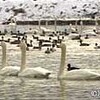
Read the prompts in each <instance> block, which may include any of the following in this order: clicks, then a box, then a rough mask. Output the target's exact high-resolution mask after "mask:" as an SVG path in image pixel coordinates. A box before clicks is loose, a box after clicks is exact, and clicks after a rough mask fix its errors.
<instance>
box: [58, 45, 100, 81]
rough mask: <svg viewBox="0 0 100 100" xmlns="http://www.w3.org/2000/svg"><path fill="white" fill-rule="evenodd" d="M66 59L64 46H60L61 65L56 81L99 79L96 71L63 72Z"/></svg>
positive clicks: (99, 75) (99, 76)
mask: <svg viewBox="0 0 100 100" xmlns="http://www.w3.org/2000/svg"><path fill="white" fill-rule="evenodd" d="M65 58H66V45H65V43H62V44H61V64H60V68H59V72H58V79H69V80H95V79H100V74H99V73H100V71H98V70H96V69H78V70H72V71H64V67H65Z"/></svg>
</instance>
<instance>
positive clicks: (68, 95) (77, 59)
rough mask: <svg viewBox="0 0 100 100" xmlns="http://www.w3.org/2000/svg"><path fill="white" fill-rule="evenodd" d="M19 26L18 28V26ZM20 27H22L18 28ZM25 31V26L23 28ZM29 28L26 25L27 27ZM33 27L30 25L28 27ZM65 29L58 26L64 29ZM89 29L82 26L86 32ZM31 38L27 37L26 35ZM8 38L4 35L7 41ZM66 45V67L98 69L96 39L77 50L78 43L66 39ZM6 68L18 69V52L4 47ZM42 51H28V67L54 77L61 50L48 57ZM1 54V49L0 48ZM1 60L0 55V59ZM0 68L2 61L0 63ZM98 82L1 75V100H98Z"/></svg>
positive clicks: (99, 41)
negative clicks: (35, 68) (48, 72)
mask: <svg viewBox="0 0 100 100" xmlns="http://www.w3.org/2000/svg"><path fill="white" fill-rule="evenodd" d="M18 27H20V26H18ZM21 27H23V26H21ZM24 27H26V29H27V26H24ZM28 27H29V26H28ZM31 27H32V26H31ZM64 28H65V27H63V28H62V27H60V26H59V27H58V29H59V30H60V29H62V30H63V29H64ZM87 28H89V26H88V27H87V26H86V27H85V29H87ZM23 29H24V28H22V30H23ZM29 36H30V35H29ZM8 37H9V35H8V36H7V38H8ZM65 40H66V45H67V52H66V58H67V59H66V65H67V63H71V64H72V65H73V66H77V67H79V68H94V69H99V68H100V50H96V49H94V43H95V42H98V43H100V39H99V36H98V37H95V38H94V37H91V38H90V39H89V40H85V42H88V43H90V46H89V47H80V46H79V43H78V42H77V41H72V40H70V39H69V38H68V37H66V38H65ZM7 48H8V49H7V56H8V57H7V65H12V66H20V56H21V55H20V49H19V47H16V46H14V45H12V46H11V45H9V44H7ZM45 49H46V48H44V49H43V50H42V51H38V50H32V49H31V50H30V51H27V66H28V67H38V66H41V67H43V68H47V69H48V70H51V71H53V73H54V75H55V76H57V72H58V70H59V66H60V52H61V50H60V48H58V49H57V51H56V52H53V53H51V54H49V55H47V54H44V51H45ZM0 55H1V47H0ZM0 59H1V56H0ZM0 65H1V61H0ZM99 89H100V81H99V80H96V81H85V80H84V81H69V80H57V79H41V80H39V79H32V78H22V77H12V76H7V77H4V76H0V100H99V99H100V91H99Z"/></svg>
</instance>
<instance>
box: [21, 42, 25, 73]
mask: <svg viewBox="0 0 100 100" xmlns="http://www.w3.org/2000/svg"><path fill="white" fill-rule="evenodd" d="M26 47H27V46H26V43H25V41H24V40H23V41H22V42H21V44H20V48H21V68H20V71H23V70H24V69H25V68H26Z"/></svg>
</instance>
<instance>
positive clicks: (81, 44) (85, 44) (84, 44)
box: [80, 39, 90, 46]
mask: <svg viewBox="0 0 100 100" xmlns="http://www.w3.org/2000/svg"><path fill="white" fill-rule="evenodd" d="M89 45H90V44H88V43H83V40H81V39H80V46H89Z"/></svg>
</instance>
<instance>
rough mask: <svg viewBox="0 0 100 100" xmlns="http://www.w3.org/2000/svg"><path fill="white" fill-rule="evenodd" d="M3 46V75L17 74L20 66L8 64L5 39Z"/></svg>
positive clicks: (0, 71) (1, 72)
mask: <svg viewBox="0 0 100 100" xmlns="http://www.w3.org/2000/svg"><path fill="white" fill-rule="evenodd" d="M1 47H2V68H1V70H0V74H1V75H5V76H7V75H12V76H16V75H17V74H18V72H19V71H20V67H18V66H6V57H7V55H6V49H7V46H6V43H5V42H4V41H2V42H1Z"/></svg>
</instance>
